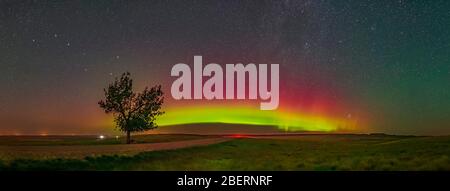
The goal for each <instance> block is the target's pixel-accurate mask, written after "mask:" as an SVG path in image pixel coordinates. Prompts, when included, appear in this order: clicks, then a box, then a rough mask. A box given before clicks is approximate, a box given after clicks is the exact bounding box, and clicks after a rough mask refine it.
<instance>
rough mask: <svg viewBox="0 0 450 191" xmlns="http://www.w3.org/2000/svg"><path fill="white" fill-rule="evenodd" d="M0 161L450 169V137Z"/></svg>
mask: <svg viewBox="0 0 450 191" xmlns="http://www.w3.org/2000/svg"><path fill="white" fill-rule="evenodd" d="M153 136H155V135H153ZM166 138H167V137H166ZM178 138H180V137H178ZM189 138H192V139H200V138H202V136H197V137H189ZM189 138H188V139H189ZM203 138H204V137H203ZM207 138H208V139H211V137H207ZM216 138H217V137H216ZM181 139H182V140H186V139H185V138H183V137H181ZM166 141H178V139H168V140H166ZM118 146H120V145H118ZM78 147H80V145H79V144H78ZM84 147H89V145H86V146H84ZM9 152H12V153H13V151H9ZM0 154H1V151H0ZM0 161H1V162H0V169H2V170H450V137H449V136H446V137H404V136H385V135H296V136H257V137H234V138H233V137H231V138H227V140H226V141H225V142H222V141H221V142H219V143H214V144H208V145H206V146H205V145H201V146H199V145H197V146H195V145H194V146H192V147H189V148H182V149H176V150H160V151H149V152H140V153H137V154H127V155H124V154H120V153H119V154H108V155H101V156H85V157H81V158H80V157H77V158H54V157H53V158H52V157H51V156H48V157H45V158H42V157H25V158H23V157H17V158H12V159H11V158H9V159H8V158H3V159H2V160H0Z"/></svg>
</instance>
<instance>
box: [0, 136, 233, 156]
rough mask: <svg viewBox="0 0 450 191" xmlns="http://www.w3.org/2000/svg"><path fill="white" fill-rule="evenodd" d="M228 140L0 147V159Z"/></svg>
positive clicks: (92, 153) (127, 151)
mask: <svg viewBox="0 0 450 191" xmlns="http://www.w3.org/2000/svg"><path fill="white" fill-rule="evenodd" d="M228 140H230V139H229V138H206V139H197V140H187V141H174V142H164V143H146V144H131V145H74V146H0V158H1V159H3V160H10V159H17V158H33V159H37V158H39V159H49V158H83V157H86V156H99V155H107V154H111V155H113V154H130V155H131V154H137V153H140V152H145V151H157V150H171V149H179V148H187V147H194V146H204V145H210V144H216V143H221V142H225V141H228Z"/></svg>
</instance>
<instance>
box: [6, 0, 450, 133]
mask: <svg viewBox="0 0 450 191" xmlns="http://www.w3.org/2000/svg"><path fill="white" fill-rule="evenodd" d="M194 55H202V56H203V60H204V65H205V64H207V63H210V62H214V63H219V64H222V65H224V64H235V63H244V64H247V63H255V64H263V63H264V64H280V107H279V109H278V110H277V111H272V113H271V114H270V115H272V114H273V113H278V114H280V115H282V116H289V117H288V118H290V119H291V118H295V119H306V118H308V120H319V121H323V122H327V124H339V125H340V127H339V128H337V129H336V130H337V131H338V130H339V129H340V128H344V129H346V130H349V131H351V132H358V133H359V132H367V133H368V132H383V133H390V134H415V135H443V134H450V1H447V0H442V1H438V0H430V1H422V0H420V1H407V0H396V1H394V0H389V1H382V0H374V1H368V0H352V1H348V0H335V1H326V0H311V1H287V0H286V1H260V0H254V1H234V0H227V1H209V0H204V1H144V0H142V1H140V0H137V1H100V0H95V1H90V0H85V1H76V0H73V1H64V0H57V1H46V0H37V1H21V0H0V71H1V75H0V122H1V123H0V134H93V133H110V132H114V131H113V123H112V118H111V116H108V115H106V114H104V113H103V111H102V110H101V109H100V108H99V107H98V105H97V101H99V100H100V99H102V96H103V88H104V87H106V86H107V85H108V84H109V83H110V82H112V81H113V80H114V78H115V77H117V76H119V75H120V74H121V73H123V72H126V71H129V72H131V74H132V77H133V78H134V79H135V83H136V87H135V88H136V89H137V90H141V89H142V88H143V87H145V86H153V85H156V84H161V85H162V86H163V89H164V92H165V93H166V96H165V97H166V103H165V105H164V107H163V108H164V109H165V110H166V111H167V112H166V114H167V117H170V116H171V115H172V114H173V113H174V112H175V111H177V112H184V113H186V112H188V113H189V111H196V112H200V113H201V110H202V109H204V108H203V107H205V105H207V106H208V108H207V109H205V111H214V112H216V113H218V115H219V114H223V115H222V116H225V117H226V116H227V112H229V111H233V112H234V111H235V112H234V113H238V114H239V113H242V114H243V115H245V116H247V117H248V120H251V118H252V115H248V113H252V110H251V109H252V107H253V109H254V110H255V113H259V112H262V111H259V104H258V103H259V101H258V102H255V103H253V102H249V101H239V102H238V101H230V100H228V101H205V100H197V101H186V100H184V101H176V100H174V99H173V98H172V97H171V95H170V86H171V84H172V82H173V81H174V80H175V78H173V77H171V76H170V70H171V68H172V66H173V65H175V64H177V63H187V64H190V65H191V66H192V65H193V56H194ZM242 105H246V107H247V109H242V108H240V109H239V108H238V107H240V106H242ZM232 106H233V107H234V106H236V108H238V109H235V110H233V107H232ZM195 108H196V109H195ZM248 108H250V109H248ZM222 110H223V113H222ZM225 110H228V111H225ZM171 112H172V113H171ZM190 113H195V112H190ZM274 115H275V114H274ZM172 116H175V117H176V115H172ZM264 116H266V114H261V113H259V114H255V116H254V117H264ZM197 117H198V116H197ZM210 117H211V116H210ZM191 119H193V118H192V116H191ZM210 119H216V118H214V116H212V118H210ZM165 120H166V121H168V120H172V121H174V120H173V119H165ZM193 120H194V119H193ZM308 120H306V121H308ZM163 121H164V120H163ZM175 121H180V122H179V123H180V124H182V123H183V120H180V119H179V118H177V120H175ZM244 121H245V119H244ZM330 121H339V123H331V122H330ZM343 121H345V122H343ZM194 122H195V121H194ZM212 122H214V121H212ZM217 122H223V121H217ZM328 122H330V123H328ZM162 123H163V122H162ZM349 124H351V125H349ZM347 127H348V128H347ZM161 128H164V127H161ZM186 128H187V127H186ZM224 128H226V127H224ZM255 128H257V127H255ZM286 128H287V129H289V128H291V127H286ZM305 129H307V128H305ZM293 130H295V128H294V129H293ZM303 130H304V129H303ZM312 130H314V128H312Z"/></svg>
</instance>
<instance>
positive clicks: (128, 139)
mask: <svg viewBox="0 0 450 191" xmlns="http://www.w3.org/2000/svg"><path fill="white" fill-rule="evenodd" d="M127 144H131V134H130V131H127Z"/></svg>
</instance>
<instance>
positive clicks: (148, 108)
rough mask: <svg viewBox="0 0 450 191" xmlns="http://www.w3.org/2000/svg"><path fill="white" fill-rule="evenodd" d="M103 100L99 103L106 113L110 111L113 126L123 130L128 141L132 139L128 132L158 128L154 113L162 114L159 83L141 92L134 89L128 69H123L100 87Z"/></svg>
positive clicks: (161, 94)
mask: <svg viewBox="0 0 450 191" xmlns="http://www.w3.org/2000/svg"><path fill="white" fill-rule="evenodd" d="M103 91H104V92H105V100H100V101H99V102H98V104H99V105H100V107H101V108H102V109H103V110H104V111H105V113H112V114H113V116H114V121H115V123H116V128H118V129H119V130H120V131H123V132H126V134H127V144H130V143H131V132H140V131H146V130H150V129H154V128H157V127H158V125H157V124H156V123H155V119H156V117H157V116H159V115H162V114H163V113H164V112H163V111H161V105H162V103H163V102H164V96H163V92H162V91H161V85H157V86H154V87H152V88H150V89H148V87H145V89H144V91H142V92H141V93H135V92H133V79H131V77H130V73H129V72H126V73H123V74H122V76H121V77H120V79H119V78H116V79H115V81H114V82H113V83H112V84H109V86H108V88H105V89H103Z"/></svg>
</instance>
